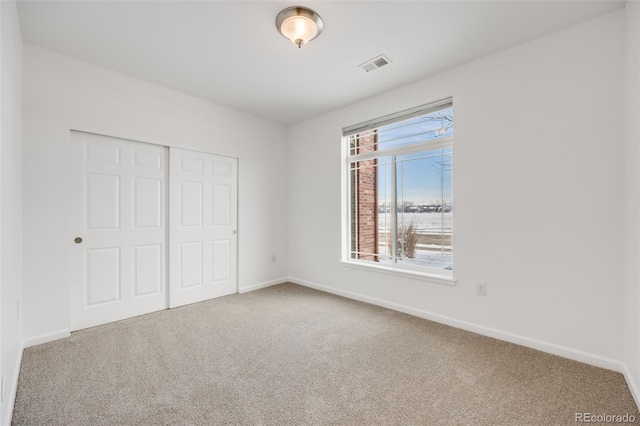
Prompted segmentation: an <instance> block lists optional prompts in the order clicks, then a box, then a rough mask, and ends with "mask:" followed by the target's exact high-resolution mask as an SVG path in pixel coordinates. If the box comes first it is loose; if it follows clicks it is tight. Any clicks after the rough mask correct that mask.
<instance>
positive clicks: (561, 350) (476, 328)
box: [288, 277, 637, 401]
mask: <svg viewBox="0 0 640 426" xmlns="http://www.w3.org/2000/svg"><path fill="white" fill-rule="evenodd" d="M288 281H290V282H292V283H295V284H299V285H302V286H305V287H310V288H313V289H316V290H320V291H324V292H326V293H332V294H335V295H338V296H343V297H346V298H348V299H354V300H358V301H360V302H365V303H369V304H372V305H377V306H381V307H383V308H387V309H391V310H394V311H398V312H403V313H405V314H409V315H413V316H416V317H420V318H424V319H427V320H430V321H434V322H438V323H441V324H445V325H449V326H451V327H455V328H460V329H462V330H467V331H471V332H473V333H477V334H481V335H483V336H488V337H493V338H494V339H498V340H504V341H506V342H510V343H515V344H517V345H521V346H526V347H528V348H532V349H536V350H539V351H542V352H546V353H549V354H552V355H558V356H561V357H563V358H568V359H572V360H574V361H579V362H583V363H585V364H590V365H594V366H596V367H601V368H606V369H608V370H613V371H617V372H619V373H623V374H625V373H624V370H625V369H626V366H625V365H624V364H623V363H622V362H620V361H618V360H615V359H610V358H605V357H602V356H599V355H595V354H591V353H588V352H583V351H580V350H577V349H572V348H568V347H566V346H561V345H556V344H555V343H549V342H544V341H542V340H538V339H532V338H529V337H526V336H521V335H519V334H514V333H510V332H507V331H502V330H498V329H495V328H490V327H485V326H483V325H479V324H474V323H471V322H467V321H461V320H458V319H455V318H451V317H447V316H444V315H440V314H436V313H433V312H428V311H424V310H422V309H416V308H411V307H409V306H405V305H400V304H397V303H393V302H388V301H386V300H382V299H377V298H374V297H369V296H364V295H362V294H357V293H352V292H350V291H344V290H339V289H336V288H333V287H327V286H324V285H320V284H316V283H313V282H310V281H306V280H303V279H300V278H296V277H289V278H288ZM635 397H636V396H635V395H634V398H635ZM636 401H637V399H636Z"/></svg>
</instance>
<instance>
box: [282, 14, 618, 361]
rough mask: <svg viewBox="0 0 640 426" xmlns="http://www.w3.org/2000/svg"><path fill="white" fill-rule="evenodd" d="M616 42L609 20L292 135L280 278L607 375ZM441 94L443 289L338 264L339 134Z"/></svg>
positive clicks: (613, 285)
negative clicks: (449, 189) (446, 241)
mask: <svg viewBox="0 0 640 426" xmlns="http://www.w3.org/2000/svg"><path fill="white" fill-rule="evenodd" d="M623 41H624V11H622V10H621V11H617V12H615V13H612V14H609V15H605V16H603V17H599V18H597V19H594V20H592V21H589V22H586V23H583V24H580V25H577V26H574V27H570V28H567V29H565V30H563V31H560V32H557V33H554V34H550V35H548V36H545V37H542V38H539V39H536V40H533V41H531V42H528V43H526V44H523V45H520V46H517V47H514V48H511V49H508V50H505V51H502V52H499V53H497V54H494V55H491V56H488V57H485V58H482V59H480V60H477V61H474V62H471V63H468V64H465V65H463V66H460V67H457V68H455V69H452V70H449V71H446V72H443V73H441V74H438V75H436V76H433V77H429V78H426V79H423V80H420V81H418V82H415V83H413V84H410V85H407V86H404V87H401V88H398V89H395V90H392V91H390V92H387V93H384V94H382V95H379V96H376V97H373V98H370V99H368V100H366V101H362V102H358V103H356V104H353V105H351V106H348V107H345V108H342V109H339V110H337V111H334V112H331V113H329V114H326V115H323V116H320V117H316V118H314V119H311V120H309V121H307V122H304V123H301V124H298V125H295V126H293V127H292V128H291V129H290V132H289V166H290V173H289V190H290V192H289V203H290V212H291V215H290V228H289V229H290V247H289V253H290V254H289V256H290V257H289V262H290V265H291V267H290V273H291V276H292V279H293V280H294V281H296V282H298V283H303V284H307V285H311V286H316V287H319V288H322V289H325V290H328V291H333V292H336V293H339V294H345V295H350V296H351V297H356V298H359V299H362V300H366V301H370V302H373V303H378V304H381V305H384V306H391V307H394V308H396V309H401V310H404V311H406V312H411V313H414V314H417V315H422V316H424V317H429V318H434V319H436V320H438V321H442V322H445V323H449V324H453V325H456V326H458V327H462V328H467V329H470V330H475V331H478V332H481V333H484V334H488V335H493V336H497V337H499V338H503V339H506V340H511V341H514V342H519V343H522V344H525V345H528V346H532V347H536V348H540V349H543V350H546V351H549V352H553V353H558V354H562V355H564V356H568V357H571V358H574V359H580V360H583V361H586V362H591V363H594V364H597V365H602V366H606V367H610V368H616V369H620V368H621V365H620V364H619V362H620V361H622V359H623V351H624V348H623V331H622V330H623V310H622V306H623V284H622V282H623V260H622V259H623V247H624V239H623V218H624V213H623V205H624V202H623V184H624V174H623V166H624V160H623V150H624V144H623V130H622V129H623V83H622V69H623V53H624V52H623V49H624V48H623V44H624V42H623ZM376 72H381V73H384V72H393V67H388V68H385V69H381V70H379V71H376ZM362 78H371V79H375V78H376V74H375V73H372V74H370V75H363V77H362ZM448 96H453V100H454V110H455V120H456V123H455V130H454V156H455V157H454V163H453V164H454V165H453V167H454V171H453V173H454V178H453V194H454V206H455V207H454V219H453V220H454V222H453V223H454V267H455V270H454V274H455V277H456V278H457V280H458V282H457V285H456V286H454V287H451V286H445V285H440V284H434V283H429V282H424V281H419V280H415V279H409V278H402V277H395V276H390V275H386V274H379V273H375V272H368V271H361V270H357V269H353V268H349V267H347V266H344V265H341V264H340V263H339V261H340V256H341V246H342V237H341V207H340V203H341V195H340V193H341V187H342V183H341V177H340V176H341V167H342V163H341V142H340V135H341V128H342V127H344V126H347V125H351V124H356V123H359V122H362V121H365V120H368V119H372V118H376V117H380V116H383V115H385V114H389V113H393V112H397V111H400V110H403V109H406V108H410V107H413V106H417V105H421V104H425V103H428V102H431V101H435V100H438V99H442V98H445V97H448ZM498 205H499V207H498ZM477 282H486V283H487V293H488V295H487V296H486V297H480V296H476V295H475V284H476V283H477Z"/></svg>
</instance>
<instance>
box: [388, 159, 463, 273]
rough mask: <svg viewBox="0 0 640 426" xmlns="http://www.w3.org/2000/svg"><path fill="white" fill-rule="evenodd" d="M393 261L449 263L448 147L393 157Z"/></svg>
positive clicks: (441, 265) (432, 264)
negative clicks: (394, 244)
mask: <svg viewBox="0 0 640 426" xmlns="http://www.w3.org/2000/svg"><path fill="white" fill-rule="evenodd" d="M396 175H397V178H396V179H397V183H396V187H397V194H398V195H397V197H398V204H397V215H398V226H397V229H398V232H397V250H396V255H397V262H398V263H401V264H406V265H416V266H426V267H430V268H438V269H444V268H446V269H450V268H451V267H452V266H451V265H452V250H451V249H452V246H451V235H452V221H451V216H452V213H451V150H450V149H446V150H443V149H439V150H434V151H428V152H424V153H421V154H419V155H416V154H412V155H407V156H402V157H397V161H396Z"/></svg>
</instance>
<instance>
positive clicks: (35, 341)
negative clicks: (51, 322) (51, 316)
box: [23, 329, 71, 348]
mask: <svg viewBox="0 0 640 426" xmlns="http://www.w3.org/2000/svg"><path fill="white" fill-rule="evenodd" d="M69 336H71V331H70V330H69V329H64V330H58V331H53V332H51V333H46V334H41V335H39V336H34V337H31V338H29V339H25V340H24V344H23V346H24V347H25V348H28V347H31V346H35V345H41V344H43V343H48V342H53V341H54V340H58V339H64V338H65V337H69Z"/></svg>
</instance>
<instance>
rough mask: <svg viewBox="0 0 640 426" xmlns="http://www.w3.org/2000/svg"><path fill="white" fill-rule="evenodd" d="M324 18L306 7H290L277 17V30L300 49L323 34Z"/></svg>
mask: <svg viewBox="0 0 640 426" xmlns="http://www.w3.org/2000/svg"><path fill="white" fill-rule="evenodd" d="M322 26H323V23H322V18H320V15H318V14H317V13H316V12H314V11H313V10H311V9H307V8H306V7H301V6H294V7H288V8H286V9H285V10H283V11H282V12H280V13H279V14H278V16H277V17H276V28H278V31H279V32H280V34H282V35H283V36H284V37H285V38H288V39H289V40H291V42H292V43H293V44H295V45H296V46H298V48H300V47H302V46H304V45H305V44H307V43H309V42H310V41H311V40H313V39H314V38H316V37H317V36H318V35H320V33H321V32H322Z"/></svg>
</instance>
